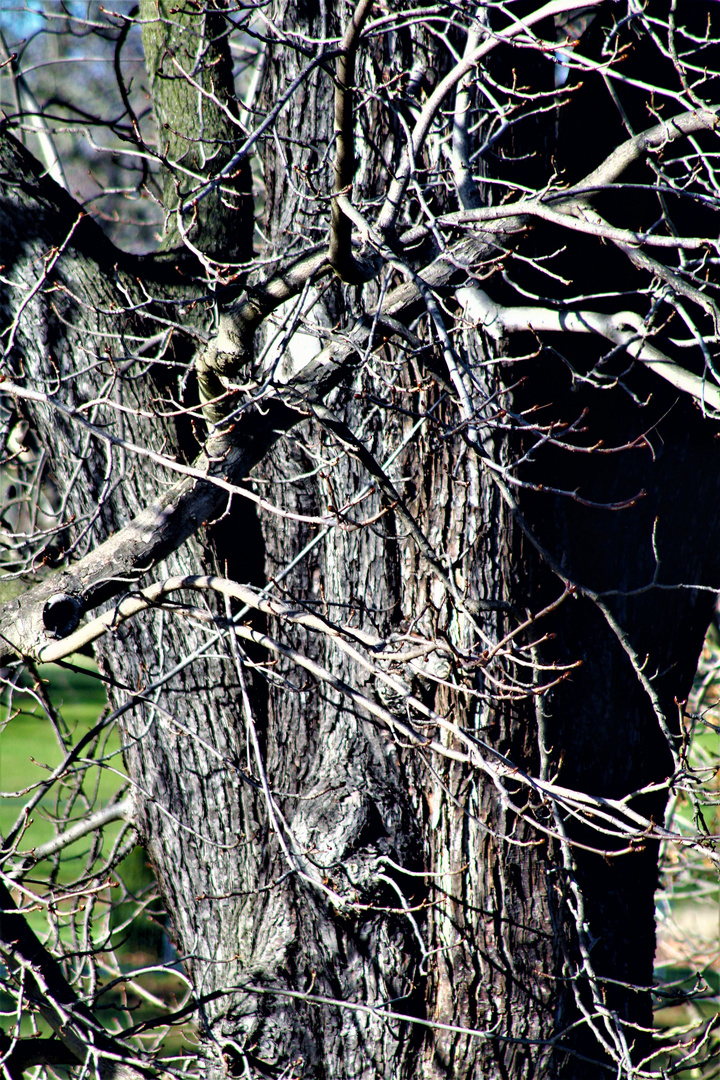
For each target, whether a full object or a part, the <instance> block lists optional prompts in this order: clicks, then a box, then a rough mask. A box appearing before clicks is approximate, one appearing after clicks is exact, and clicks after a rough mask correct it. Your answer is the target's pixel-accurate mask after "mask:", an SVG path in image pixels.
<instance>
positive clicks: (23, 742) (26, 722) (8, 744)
mask: <svg viewBox="0 0 720 1080" xmlns="http://www.w3.org/2000/svg"><path fill="white" fill-rule="evenodd" d="M72 663H73V667H75V668H79V669H81V670H76V671H72V670H70V669H68V668H63V667H60V666H58V665H46V666H44V667H42V668H40V670H39V675H40V677H41V679H42V681H43V686H44V689H45V691H46V692H47V695H48V697H49V699H50V701H51V704H52V707H53V709H54V711H55V712H56V715H57V716H58V718H59V719H60V721H61V725H62V731H63V739H64V741H65V744H66V746H67V747H69V746H72V745H74V744H75V743H76V742H77V741H78V739H80V738H81V737H82V736H83V735H84V734H85V733H86V732H87V731H89V730H90V729H91V728H92V727H93V725H94V724H96V723H97V721H98V719H99V717H100V715H101V713H102V710H103V708H104V707H105V705H106V697H105V690H104V687H103V684H102V682H101V681H100V680H99V679H98V678H96V677H93V675H94V673H96V671H97V669H96V668H95V665H94V664H93V662H92V661H91V660H89V659H88V658H87V657H84V656H75V657H73V658H72ZM24 682H25V685H26V686H27V687H28V688H29V689H27V690H23V689H15V688H12V690H11V689H10V688H8V687H5V689H4V692H3V695H2V699H0V792H2V797H1V798H0V834H2V835H3V836H6V835H7V833H8V831H9V830H10V829H11V828H12V826H13V825H14V823H15V821H16V819H17V817H18V815H19V813H20V812H21V811H22V808H23V806H24V805H25V804H26V802H27V801H28V799H29V798H30V797H31V796H32V795H33V794H34V790H31V791H26V789H28V788H31V787H32V785H36V784H38V783H41V782H43V781H45V780H47V778H48V777H49V775H50V774H51V773H52V770H53V769H55V768H56V767H57V766H58V765H59V764H60V763H61V762H62V761H63V759H64V756H65V752H64V750H63V747H62V746H61V744H60V740H59V738H58V736H57V734H56V732H55V730H54V728H53V724H52V722H51V720H50V718H49V717H48V715H47V712H46V711H45V710H44V708H43V706H42V704H41V702H40V701H39V700H38V699H37V697H36V696H35V695H33V693H32V692H31V688H30V680H29V679H25V680H24ZM119 749H120V742H119V738H118V735H117V733H116V732H115V731H114V730H113V731H110V732H109V734H108V733H106V734H105V735H104V736H103V738H102V739H101V740H100V742H99V743H98V745H97V748H96V750H95V756H96V757H97V756H98V755H99V754H101V755H102V757H104V758H108V756H109V755H111V756H110V757H109V760H107V762H106V766H101V767H98V766H91V767H90V768H88V769H87V772H86V775H85V778H84V780H83V790H84V792H85V794H86V795H87V797H88V799H90V800H91V801H92V802H93V803H94V805H95V808H97V809H99V808H100V807H101V806H104V805H106V804H107V802H108V801H109V800H110V799H111V798H112V796H113V795H114V794H115V793H116V791H117V790H118V788H119V787H120V786H121V785H122V782H123V780H122V775H118V773H121V774H123V773H124V769H123V764H122V757H121V755H120V753H119ZM91 752H92V749H91V747H88V748H87V753H91ZM77 776H78V766H75V767H73V768H71V770H70V771H69V772H68V774H67V776H66V777H65V778H64V779H63V780H62V781H59V782H57V783H56V784H54V785H53V787H52V789H51V790H49V791H48V792H47V793H46V794H45V795H44V796H43V799H42V800H41V802H40V804H39V805H38V806H37V807H36V808H35V809H34V810H33V812H32V815H31V819H30V823H29V825H28V828H27V831H26V832H25V833H24V835H23V837H22V840H21V842H20V845H19V848H20V850H25V851H27V850H30V849H32V848H34V847H35V846H37V845H38V844H42V843H45V842H46V841H47V840H50V839H51V838H52V837H53V836H54V835H55V826H54V824H53V823H52V821H51V820H50V816H52V815H54V813H56V812H57V809H58V802H59V803H60V805H61V804H62V801H63V799H64V798H67V797H68V796H69V795H70V793H71V791H72V790H73V789H74V787H75V785H76V781H77ZM20 791H26V793H25V794H23V795H18V796H16V797H11V796H12V794H13V793H14V792H20ZM77 813H78V814H79V815H82V814H83V813H87V809H86V804H85V803H84V802H78V803H77ZM114 832H115V834H116V833H117V827H116V828H115V830H114ZM110 834H111V831H110V830H108V837H110ZM86 846H87V842H86Z"/></svg>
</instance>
